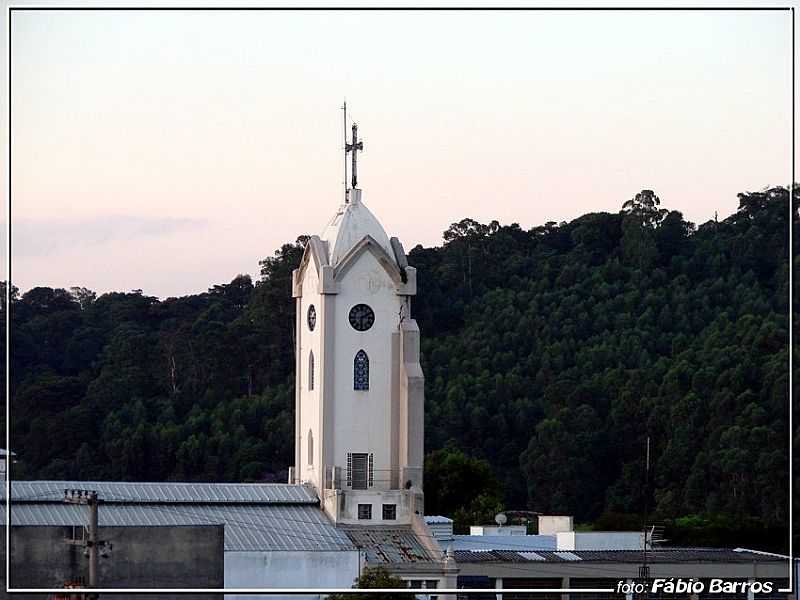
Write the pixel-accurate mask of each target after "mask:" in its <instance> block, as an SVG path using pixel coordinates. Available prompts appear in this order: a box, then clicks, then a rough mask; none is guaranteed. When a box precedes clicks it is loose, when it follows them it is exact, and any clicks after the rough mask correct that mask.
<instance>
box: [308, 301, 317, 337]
mask: <svg viewBox="0 0 800 600" xmlns="http://www.w3.org/2000/svg"><path fill="white" fill-rule="evenodd" d="M306 318H307V319H308V329H309V330H310V331H314V326H315V325H316V324H317V309H315V308H314V305H313V304H312V305H311V306H309V307H308V315H307V317H306Z"/></svg>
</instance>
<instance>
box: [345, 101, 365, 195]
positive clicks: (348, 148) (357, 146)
mask: <svg viewBox="0 0 800 600" xmlns="http://www.w3.org/2000/svg"><path fill="white" fill-rule="evenodd" d="M345 106H346V105H345ZM345 110H346V109H345ZM358 150H361V151H362V152H363V150H364V142H361V141H359V140H358V125H357V124H355V123H353V141H352V143H351V144H348V143H347V139H345V144H344V154H345V157H346V156H347V153H348V152H352V153H353V158H352V160H353V166H352V175H351V179H350V182H351V183H352V187H353V189H355V188H356V184H357V183H358V170H357V166H356V156H357V155H356V152H357V151H358ZM345 164H346V161H345Z"/></svg>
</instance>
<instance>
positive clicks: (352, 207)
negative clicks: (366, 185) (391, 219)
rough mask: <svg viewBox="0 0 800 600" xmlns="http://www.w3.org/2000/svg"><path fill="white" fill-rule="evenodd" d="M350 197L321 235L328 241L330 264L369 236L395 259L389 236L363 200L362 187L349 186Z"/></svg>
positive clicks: (321, 237)
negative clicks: (351, 187)
mask: <svg viewBox="0 0 800 600" xmlns="http://www.w3.org/2000/svg"><path fill="white" fill-rule="evenodd" d="M348 198H349V202H344V203H343V204H342V205H341V206H340V207H339V209H338V210H337V211H336V214H335V215H333V218H332V219H331V220H330V222H329V223H328V226H327V227H326V228H325V230H324V231H323V232H322V235H320V239H321V240H322V241H323V242H326V243H327V245H328V256H329V261H330V264H331V265H332V266H336V264H337V263H338V262H339V261H340V260H341V259H342V258H344V256H345V255H346V254H347V253H348V252H349V251H350V249H351V248H353V246H355V245H356V244H358V243H359V242H360V241H361V240H363V239H364V237H366V236H370V237H371V238H372V239H374V240H375V241H376V242H377V243H378V244H380V245H381V247H382V248H383V249H384V250H386V253H387V254H388V255H389V256H391V257H392V259H393V260H395V259H394V252H393V251H392V244H391V242H390V241H389V236H388V235H386V231H385V230H384V229H383V227H382V226H381V224H380V222H378V219H376V218H375V215H373V214H372V213H371V212H370V210H369V209H368V208H367V207H366V206H365V205H364V203H363V202H361V190H359V189H351V190H349V191H348Z"/></svg>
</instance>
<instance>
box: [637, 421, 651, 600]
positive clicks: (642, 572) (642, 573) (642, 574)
mask: <svg viewBox="0 0 800 600" xmlns="http://www.w3.org/2000/svg"><path fill="white" fill-rule="evenodd" d="M646 444H647V445H646V449H645V459H644V518H643V519H642V520H643V523H642V534H643V536H642V566H641V567H639V579H641V580H642V583H644V586H645V587H644V598H645V600H646V599H647V596H648V593H649V589H648V588H649V586H650V566H649V565H648V564H647V538H648V535H647V518H648V502H647V501H648V491H649V489H650V436H649V435H648V436H647V442H646Z"/></svg>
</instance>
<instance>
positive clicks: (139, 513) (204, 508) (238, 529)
mask: <svg viewBox="0 0 800 600" xmlns="http://www.w3.org/2000/svg"><path fill="white" fill-rule="evenodd" d="M87 512H88V511H87V510H86V507H85V506H79V505H75V504H62V503H58V502H26V503H22V504H17V503H16V502H15V503H14V504H12V506H11V524H12V526H14V525H29V526H71V525H76V526H81V525H85V524H86V523H87V516H88V515H87ZM0 514H2V518H1V519H0V521H2V522H3V523H5V511H0ZM98 519H99V524H100V526H101V527H114V526H116V527H120V526H128V527H131V526H133V527H168V526H171V525H216V524H224V525H225V550H226V551H274V550H302V551H315V550H354V546H353V544H352V542H351V541H350V539H349V538H348V537H347V536H346V535H344V534H343V533H342V532H341V531H339V530H338V529H336V527H335V526H334V525H333V523H331V522H330V521H329V520H328V519H327V517H326V516H325V515H324V513H323V512H322V511H321V510H320V509H319V508H318V507H316V506H311V505H294V506H293V505H274V504H261V505H241V504H240V505H234V504H224V503H220V504H198V505H188V504H175V503H165V504H156V503H146V504H102V505H101V506H100V509H99V511H98Z"/></svg>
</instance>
